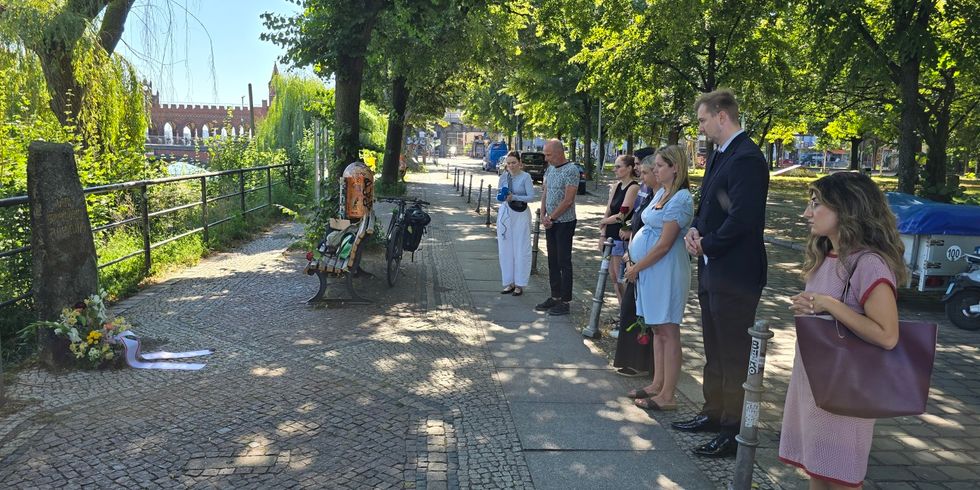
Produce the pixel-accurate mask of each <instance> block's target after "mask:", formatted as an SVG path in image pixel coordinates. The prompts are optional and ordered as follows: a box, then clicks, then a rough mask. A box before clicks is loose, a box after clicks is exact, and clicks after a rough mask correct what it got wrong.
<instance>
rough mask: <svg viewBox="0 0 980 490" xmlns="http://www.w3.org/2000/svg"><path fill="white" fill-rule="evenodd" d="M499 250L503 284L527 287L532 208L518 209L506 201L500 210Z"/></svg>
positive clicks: (501, 204)
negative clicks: (520, 211)
mask: <svg viewBox="0 0 980 490" xmlns="http://www.w3.org/2000/svg"><path fill="white" fill-rule="evenodd" d="M497 251H498V252H499V254H500V279H501V284H502V285H503V286H505V287H506V286H509V285H511V284H513V285H515V286H517V287H521V288H523V287H527V281H528V279H529V278H530V277H531V208H530V207H528V208H527V210H525V211H524V212H522V213H518V212H516V211H514V210H513V209H510V206H508V205H507V203H505V202H502V203H500V207H499V208H498V211H497Z"/></svg>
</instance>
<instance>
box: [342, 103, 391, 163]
mask: <svg viewBox="0 0 980 490" xmlns="http://www.w3.org/2000/svg"><path fill="white" fill-rule="evenodd" d="M387 132H388V117H387V116H386V115H384V114H382V113H381V111H380V110H378V108H377V107H375V106H374V105H372V104H369V103H366V102H362V103H361V136H360V142H361V147H362V148H366V149H368V150H371V151H375V152H383V151H384V147H385V134H386V133H387ZM348 163H350V162H348Z"/></svg>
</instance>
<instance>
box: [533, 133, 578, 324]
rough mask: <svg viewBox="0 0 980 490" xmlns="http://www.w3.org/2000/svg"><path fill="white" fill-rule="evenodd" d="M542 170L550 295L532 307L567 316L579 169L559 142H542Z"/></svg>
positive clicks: (570, 288) (542, 204)
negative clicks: (544, 165) (545, 165)
mask: <svg viewBox="0 0 980 490" xmlns="http://www.w3.org/2000/svg"><path fill="white" fill-rule="evenodd" d="M544 159H545V161H547V162H548V165H549V166H548V168H547V170H545V172H544V185H542V189H541V224H542V225H544V229H545V239H546V242H547V246H548V280H549V282H550V283H551V297H549V298H548V299H546V300H544V301H543V302H541V303H540V304H538V305H537V306H535V307H534V309H535V310H538V311H547V312H548V314H549V315H567V314H568V312H569V307H568V303H569V302H570V301H572V237H573V236H575V224H576V218H575V193H576V192H578V181H579V175H578V168H576V167H575V165H571V164H570V163H571V162H569V161H568V160H566V159H565V147H564V146H563V145H562V144H561V141H559V140H557V139H551V140H548V141H547V142H545V144H544Z"/></svg>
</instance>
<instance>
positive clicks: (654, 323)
mask: <svg viewBox="0 0 980 490" xmlns="http://www.w3.org/2000/svg"><path fill="white" fill-rule="evenodd" d="M650 160H651V159H650V158H649V157H648V158H647V159H646V160H644V162H643V164H642V166H641V174H642V175H643V176H644V177H645V180H653V179H656V181H657V182H659V183H660V185H661V188H660V190H659V191H657V194H656V195H655V196H654V197H653V204H651V205H649V206H647V207H646V209H644V210H643V228H641V229H640V231H639V232H638V233H637V234H636V235H635V236H634V237H633V240H631V241H630V249H629V261H628V262H627V266H626V280H627V281H632V282H635V283H636V315H637V317H638V318H643V323H644V324H645V325H648V326H650V328H651V330H653V333H654V338H653V359H654V375H653V382H652V383H651V384H650V385H649V386H647V387H646V388H644V389H641V390H635V391H633V392H631V393H630V394H628V395H627V396H629V397H631V398H636V401H635V402H634V404H635V405H636V406H638V407H640V408H645V409H647V410H674V409H676V408H677V401H676V400H675V399H674V391H675V390H676V388H677V379H678V377H679V376H680V371H681V329H680V323H681V320H682V319H683V318H684V306H685V305H687V296H688V292H689V291H690V289H691V257H690V256H689V255H688V254H687V250H685V246H684V235H685V233H687V228H688V227H689V226H691V220H692V219H693V218H694V201H693V199H692V198H691V192H690V191H688V187H690V185H689V183H688V180H687V166H688V163H689V161H690V159H689V158H688V157H687V152H685V151H684V148H682V147H681V146H679V145H672V146H667V147H664V148H661V149H659V150H657V153H656V155H655V156H654V158H653V159H652V160H653V161H650ZM651 174H652V177H651Z"/></svg>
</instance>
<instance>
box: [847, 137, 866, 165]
mask: <svg viewBox="0 0 980 490" xmlns="http://www.w3.org/2000/svg"><path fill="white" fill-rule="evenodd" d="M863 140H864V138H851V166H850V168H851V170H861V161H860V160H859V159H858V145H860V144H861V141H863Z"/></svg>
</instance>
